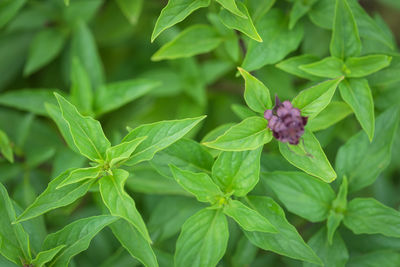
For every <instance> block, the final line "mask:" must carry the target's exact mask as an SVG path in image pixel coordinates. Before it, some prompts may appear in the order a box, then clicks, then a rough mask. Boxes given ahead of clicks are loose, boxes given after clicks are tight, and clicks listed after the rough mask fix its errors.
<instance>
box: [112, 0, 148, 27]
mask: <svg viewBox="0 0 400 267" xmlns="http://www.w3.org/2000/svg"><path fill="white" fill-rule="evenodd" d="M117 4H118V6H119V8H120V9H121V11H122V13H124V15H125V17H126V18H127V19H128V20H129V22H130V23H131V24H136V23H137V22H138V21H139V16H140V13H141V12H142V8H143V0H117Z"/></svg>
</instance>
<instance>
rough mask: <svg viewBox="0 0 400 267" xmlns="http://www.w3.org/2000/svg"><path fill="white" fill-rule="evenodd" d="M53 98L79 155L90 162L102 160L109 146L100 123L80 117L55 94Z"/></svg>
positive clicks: (72, 106)
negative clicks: (55, 99)
mask: <svg viewBox="0 0 400 267" xmlns="http://www.w3.org/2000/svg"><path fill="white" fill-rule="evenodd" d="M55 96H56V98H57V101H58V104H59V106H60V109H61V112H62V116H63V118H64V120H65V121H66V122H67V124H68V126H69V130H70V132H71V136H72V139H73V141H74V143H75V145H76V147H77V148H78V149H79V151H80V153H81V154H82V155H83V156H85V157H87V158H88V159H90V160H92V161H96V160H102V159H104V158H105V152H106V150H107V149H108V148H109V147H110V146H111V144H110V141H108V139H107V137H106V136H105V135H104V133H103V129H102V128H101V124H100V122H98V121H96V120H94V119H93V118H91V117H84V116H82V115H81V114H80V113H79V112H78V110H77V109H76V107H74V105H72V104H71V103H69V102H68V101H67V100H66V99H65V98H64V97H62V96H60V95H59V94H57V93H56V94H55Z"/></svg>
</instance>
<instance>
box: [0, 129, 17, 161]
mask: <svg viewBox="0 0 400 267" xmlns="http://www.w3.org/2000/svg"><path fill="white" fill-rule="evenodd" d="M0 152H1V154H3V156H4V157H5V158H6V160H8V161H9V162H11V163H13V162H14V155H13V151H12V148H11V143H10V140H9V139H8V136H7V134H6V133H5V132H3V131H2V130H0Z"/></svg>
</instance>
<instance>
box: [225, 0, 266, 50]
mask: <svg viewBox="0 0 400 267" xmlns="http://www.w3.org/2000/svg"><path fill="white" fill-rule="evenodd" d="M237 5H238V8H239V10H240V11H241V12H242V13H243V14H244V15H245V17H243V16H240V17H239V16H237V15H234V14H232V13H231V12H229V11H228V10H226V9H222V10H221V11H220V12H219V18H220V19H221V21H222V23H223V24H224V25H225V26H226V27H228V28H229V29H233V30H238V31H240V32H242V33H244V34H245V35H247V36H248V37H250V38H252V39H253V40H255V41H257V42H262V41H263V39H262V38H261V37H260V35H259V34H258V32H257V29H256V27H254V24H253V21H252V19H251V17H250V14H249V11H248V10H247V8H246V6H245V5H244V4H243V3H242V2H237Z"/></svg>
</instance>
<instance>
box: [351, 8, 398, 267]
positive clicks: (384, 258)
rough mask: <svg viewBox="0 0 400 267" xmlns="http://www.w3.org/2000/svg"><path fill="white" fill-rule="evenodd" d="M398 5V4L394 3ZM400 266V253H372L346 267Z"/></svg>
mask: <svg viewBox="0 0 400 267" xmlns="http://www.w3.org/2000/svg"><path fill="white" fill-rule="evenodd" d="M393 3H398V2H393ZM399 265H400V253H398V252H395V251H390V250H388V251H385V250H383V251H372V252H369V253H366V254H362V255H355V256H352V257H351V259H350V261H349V262H348V264H347V265H346V266H348V267H358V266H368V267H380V266H385V267H396V266H399Z"/></svg>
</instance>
